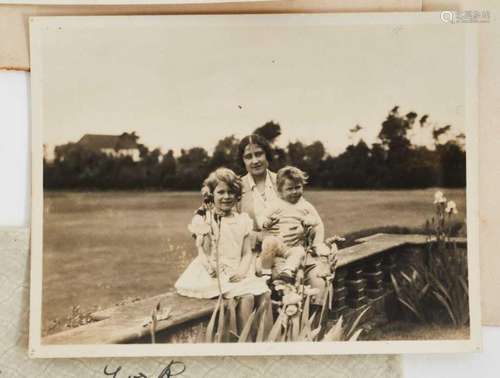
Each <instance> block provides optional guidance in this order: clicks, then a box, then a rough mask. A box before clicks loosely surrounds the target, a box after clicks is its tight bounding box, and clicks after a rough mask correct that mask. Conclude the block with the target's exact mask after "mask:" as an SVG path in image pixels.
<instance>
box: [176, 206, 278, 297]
mask: <svg viewBox="0 0 500 378" xmlns="http://www.w3.org/2000/svg"><path fill="white" fill-rule="evenodd" d="M252 228H253V221H252V220H251V219H250V217H249V216H248V215H247V214H246V213H241V214H239V213H233V214H232V215H231V216H227V217H222V218H221V221H220V224H217V223H216V222H215V220H214V219H213V217H212V216H208V215H207V216H205V217H203V216H201V215H198V214H197V215H195V216H194V217H193V220H192V221H191V224H190V225H189V226H188V229H189V230H190V231H191V233H192V234H195V235H206V234H208V235H210V237H211V240H212V243H211V246H212V248H211V254H210V256H209V259H210V260H211V261H212V266H214V267H215V266H216V265H217V264H216V260H217V251H218V257H219V270H220V281H221V288H222V294H223V295H224V297H226V298H233V297H237V296H242V295H259V294H263V293H266V292H268V291H269V288H268V286H267V284H266V281H265V278H263V277H257V276H255V274H254V270H252V269H249V272H248V274H247V277H246V278H244V279H243V280H241V281H239V282H229V278H230V277H231V276H232V275H233V274H235V273H236V272H237V270H238V267H239V264H240V262H241V258H242V251H243V241H244V239H245V238H246V237H249V235H250V232H251V231H252ZM216 245H218V248H216ZM174 286H175V289H176V290H177V292H178V293H179V294H180V295H184V296H187V297H194V298H214V297H217V296H219V294H220V291H219V284H218V280H217V278H214V277H211V276H210V274H209V273H208V271H207V269H206V268H205V266H204V265H203V263H202V259H201V258H200V257H199V256H197V257H196V258H195V259H194V260H193V261H192V262H191V263H190V264H189V266H188V267H187V268H186V270H185V271H184V273H182V274H181V276H180V277H179V279H178V280H177V282H176V283H175V285H174Z"/></svg>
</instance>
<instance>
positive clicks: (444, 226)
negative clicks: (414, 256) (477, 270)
mask: <svg viewBox="0 0 500 378" xmlns="http://www.w3.org/2000/svg"><path fill="white" fill-rule="evenodd" d="M434 205H435V214H434V216H433V217H432V218H431V220H430V221H428V222H427V224H426V226H427V227H426V228H427V232H428V235H429V243H428V250H427V256H426V257H427V261H426V262H425V263H424V264H422V265H420V266H410V267H409V268H407V269H406V270H405V269H403V270H401V271H400V272H399V274H398V275H397V277H396V276H392V277H391V279H392V284H393V287H394V290H395V292H396V296H397V298H398V301H399V302H400V303H401V305H402V307H403V308H404V309H405V310H406V311H409V312H410V313H411V314H412V315H413V316H414V317H415V318H416V319H417V320H418V321H420V322H431V321H438V322H444V323H451V324H453V325H454V326H455V327H462V326H464V325H465V324H467V322H468V321H469V286H468V267H467V250H466V249H464V248H458V247H457V244H456V242H454V241H452V240H451V235H452V234H453V233H454V230H455V229H456V228H457V227H456V222H455V221H454V219H453V217H454V216H455V215H456V214H457V212H458V210H457V209H456V205H455V203H454V202H453V201H447V200H446V198H445V197H444V195H443V193H441V192H439V191H438V192H436V194H435V199H434ZM430 308H439V309H440V311H429V309H430Z"/></svg>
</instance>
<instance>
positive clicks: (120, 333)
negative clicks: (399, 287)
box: [42, 234, 466, 344]
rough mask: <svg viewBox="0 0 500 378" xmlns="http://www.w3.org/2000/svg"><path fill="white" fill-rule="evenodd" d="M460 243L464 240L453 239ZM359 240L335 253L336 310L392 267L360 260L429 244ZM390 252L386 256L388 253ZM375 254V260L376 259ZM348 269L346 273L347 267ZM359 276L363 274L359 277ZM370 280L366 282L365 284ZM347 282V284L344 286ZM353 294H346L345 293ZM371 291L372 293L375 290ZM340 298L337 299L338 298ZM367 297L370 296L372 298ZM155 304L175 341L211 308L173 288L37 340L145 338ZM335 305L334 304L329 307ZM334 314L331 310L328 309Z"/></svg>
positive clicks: (395, 238)
mask: <svg viewBox="0 0 500 378" xmlns="http://www.w3.org/2000/svg"><path fill="white" fill-rule="evenodd" d="M453 240H454V241H455V242H458V243H461V244H465V243H466V240H465V239H459V238H456V239H453ZM357 242H358V243H359V244H355V245H353V246H351V247H348V248H344V249H342V250H340V251H339V258H338V264H337V272H338V273H337V274H336V279H335V281H334V287H335V293H336V294H337V297H338V298H340V299H342V298H344V299H345V300H344V301H341V303H337V304H335V295H334V309H335V310H336V314H337V315H338V314H339V313H342V311H345V310H346V309H347V308H349V307H350V308H354V309H356V308H359V307H360V306H362V305H365V304H366V302H367V300H369V299H370V298H369V296H368V295H366V291H363V290H360V289H359V288H357V287H356V282H357V278H359V279H366V278H367V280H368V281H370V279H372V280H373V282H371V284H372V286H371V287H372V290H377V284H379V283H380V282H381V281H380V278H379V276H380V274H379V273H377V269H379V270H381V271H383V270H384V269H392V268H393V267H394V266H393V265H391V264H389V265H387V266H385V268H384V267H383V264H382V262H380V263H379V262H376V263H374V264H375V265H374V266H375V268H374V269H372V270H370V269H367V270H365V271H363V269H360V268H359V265H360V264H362V263H363V262H365V261H366V262H368V263H369V262H370V261H372V262H373V261H379V260H380V261H382V260H383V257H382V256H383V255H387V252H391V251H392V252H394V251H397V250H398V249H401V248H402V247H405V246H424V245H425V244H427V243H428V242H429V240H428V237H427V236H426V235H393V234H376V235H372V236H369V237H366V238H361V239H359V240H357ZM392 252H391V253H390V255H392ZM378 257H380V259H377V258H378ZM351 267H353V269H351V272H349V269H350V268H351ZM385 273H387V272H386V271H385V272H383V274H385ZM363 277H364V278H363ZM369 283H370V282H369ZM349 285H351V287H349ZM353 291H354V292H355V293H354V294H353V295H351V297H350V298H348V293H349V292H351V293H352V292H353ZM376 293H377V292H376V291H375V294H376ZM342 296H343V297H342ZM372 299H373V298H372ZM158 303H160V306H161V307H162V308H170V309H171V312H170V316H169V317H168V318H167V319H165V320H160V321H158V323H157V327H156V332H157V334H158V335H161V334H162V333H163V334H167V333H168V334H170V337H168V338H165V337H163V338H162V337H159V339H160V340H162V339H163V340H168V341H169V342H171V341H172V340H174V341H175V333H176V332H178V331H179V330H182V329H183V328H186V327H190V326H192V325H193V324H196V323H197V322H198V323H199V322H203V321H206V319H208V318H209V316H210V314H211V313H212V311H213V309H214V307H215V300H213V299H195V298H187V297H182V296H180V295H178V294H176V293H174V292H169V293H166V294H162V295H158V296H154V297H151V298H147V299H144V300H140V301H137V302H134V303H130V304H125V305H122V306H115V307H111V308H108V309H106V310H103V311H99V312H96V313H94V314H92V318H93V319H94V320H95V322H93V323H90V324H87V325H84V326H80V327H77V328H73V329H70V330H67V331H63V332H60V333H56V334H53V335H49V336H47V337H44V338H43V339H42V343H43V344H119V343H134V342H149V335H150V327H149V326H143V323H144V322H145V321H147V319H150V318H151V313H152V310H153V308H155V307H156V306H157V304H158ZM335 307H336V308H335ZM334 312H335V311H334Z"/></svg>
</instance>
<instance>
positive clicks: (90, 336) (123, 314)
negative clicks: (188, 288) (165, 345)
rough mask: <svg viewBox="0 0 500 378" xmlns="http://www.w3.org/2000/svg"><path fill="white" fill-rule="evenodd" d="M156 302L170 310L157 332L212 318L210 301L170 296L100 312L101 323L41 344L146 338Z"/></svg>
mask: <svg viewBox="0 0 500 378" xmlns="http://www.w3.org/2000/svg"><path fill="white" fill-rule="evenodd" d="M158 302H160V304H161V307H162V308H167V307H170V308H171V310H172V312H171V314H170V317H169V318H168V319H166V320H161V321H159V322H158V326H157V328H156V329H157V331H158V332H161V331H163V330H166V329H168V328H171V327H173V326H175V325H179V324H182V323H184V322H187V321H189V320H192V319H196V318H198V317H203V316H206V315H208V314H211V313H212V311H213V309H214V306H215V300H212V299H196V298H187V297H183V296H180V295H178V294H177V293H173V292H171V293H167V294H163V295H158V296H155V297H151V298H147V299H144V300H141V301H138V302H135V303H131V304H127V305H123V306H116V307H114V308H112V309H109V310H104V311H101V312H99V313H97V315H96V318H101V319H103V318H104V320H101V321H97V322H95V323H90V324H87V325H84V326H81V327H77V328H73V329H71V330H68V331H64V332H60V333H57V334H54V335H50V336H47V337H45V338H44V339H43V343H44V344H68V343H70V344H119V343H125V342H130V341H132V340H134V339H137V338H142V337H145V336H147V335H149V327H143V326H142V323H143V322H144V321H145V320H146V319H147V318H150V316H151V312H152V310H153V308H154V307H155V306H156V304H157V303H158ZM106 317H107V318H106Z"/></svg>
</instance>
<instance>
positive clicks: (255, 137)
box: [238, 134, 273, 167]
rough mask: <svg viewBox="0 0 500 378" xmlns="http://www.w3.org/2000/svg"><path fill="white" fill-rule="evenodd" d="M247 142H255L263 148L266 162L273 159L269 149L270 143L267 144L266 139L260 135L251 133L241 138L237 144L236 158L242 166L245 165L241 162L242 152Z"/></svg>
mask: <svg viewBox="0 0 500 378" xmlns="http://www.w3.org/2000/svg"><path fill="white" fill-rule="evenodd" d="M249 144H255V145H257V146H259V147H260V148H262V149H263V150H264V153H265V154H266V159H267V162H268V163H270V162H271V161H273V152H272V149H271V145H270V144H269V142H268V141H267V139H266V138H264V137H261V136H260V135H258V134H251V135H247V136H246V137H244V138H243V139H242V140H241V142H240V145H239V146H238V159H239V162H240V164H241V166H242V167H245V163H244V162H243V153H244V152H245V148H246V147H247V146H248V145H249Z"/></svg>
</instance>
